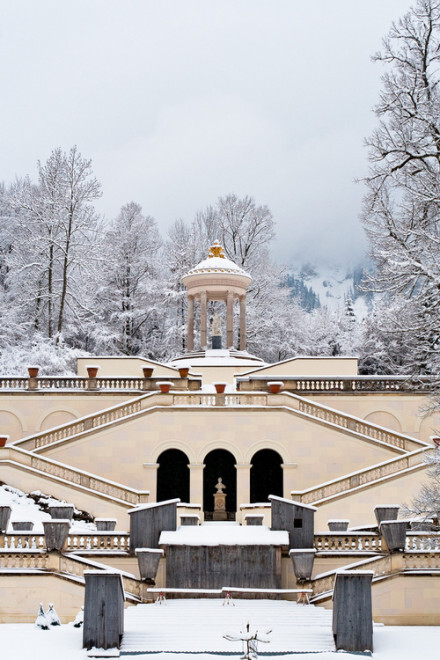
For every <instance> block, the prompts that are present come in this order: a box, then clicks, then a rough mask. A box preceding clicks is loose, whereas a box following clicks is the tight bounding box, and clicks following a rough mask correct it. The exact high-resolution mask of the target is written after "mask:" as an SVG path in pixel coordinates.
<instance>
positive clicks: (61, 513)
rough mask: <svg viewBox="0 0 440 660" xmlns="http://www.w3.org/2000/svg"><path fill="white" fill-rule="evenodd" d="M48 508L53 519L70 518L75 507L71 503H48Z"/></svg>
mask: <svg viewBox="0 0 440 660" xmlns="http://www.w3.org/2000/svg"><path fill="white" fill-rule="evenodd" d="M48 508H49V513H50V517H51V518H53V519H54V520H72V518H73V510H74V508H75V507H74V506H73V504H50V505H49V507H48Z"/></svg>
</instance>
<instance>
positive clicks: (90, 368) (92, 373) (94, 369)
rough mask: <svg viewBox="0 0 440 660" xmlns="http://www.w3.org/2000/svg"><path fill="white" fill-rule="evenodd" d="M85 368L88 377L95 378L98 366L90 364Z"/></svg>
mask: <svg viewBox="0 0 440 660" xmlns="http://www.w3.org/2000/svg"><path fill="white" fill-rule="evenodd" d="M86 369H87V376H88V377H89V378H96V376H97V375H98V369H99V367H96V366H94V365H91V364H90V365H88V366H87V367H86Z"/></svg>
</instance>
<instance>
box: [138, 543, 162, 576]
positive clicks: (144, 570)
mask: <svg viewBox="0 0 440 660" xmlns="http://www.w3.org/2000/svg"><path fill="white" fill-rule="evenodd" d="M135 552H136V556H137V560H138V565H139V573H140V576H141V580H146V581H148V582H153V583H154V579H155V577H156V573H157V570H158V568H159V562H160V560H161V558H162V557H163V550H154V549H152V548H136V550H135Z"/></svg>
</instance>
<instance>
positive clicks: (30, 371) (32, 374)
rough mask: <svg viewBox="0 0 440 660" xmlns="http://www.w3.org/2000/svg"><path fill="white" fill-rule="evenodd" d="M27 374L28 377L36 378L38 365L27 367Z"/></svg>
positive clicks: (38, 369)
mask: <svg viewBox="0 0 440 660" xmlns="http://www.w3.org/2000/svg"><path fill="white" fill-rule="evenodd" d="M27 370H28V374H29V378H38V372H39V371H40V367H28V368H27Z"/></svg>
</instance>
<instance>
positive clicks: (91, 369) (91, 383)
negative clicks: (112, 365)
mask: <svg viewBox="0 0 440 660" xmlns="http://www.w3.org/2000/svg"><path fill="white" fill-rule="evenodd" d="M86 369H87V377H88V382H87V389H88V390H97V389H98V382H97V380H96V377H97V375H98V370H99V366H96V365H92V364H89V365H87V366H86Z"/></svg>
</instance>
